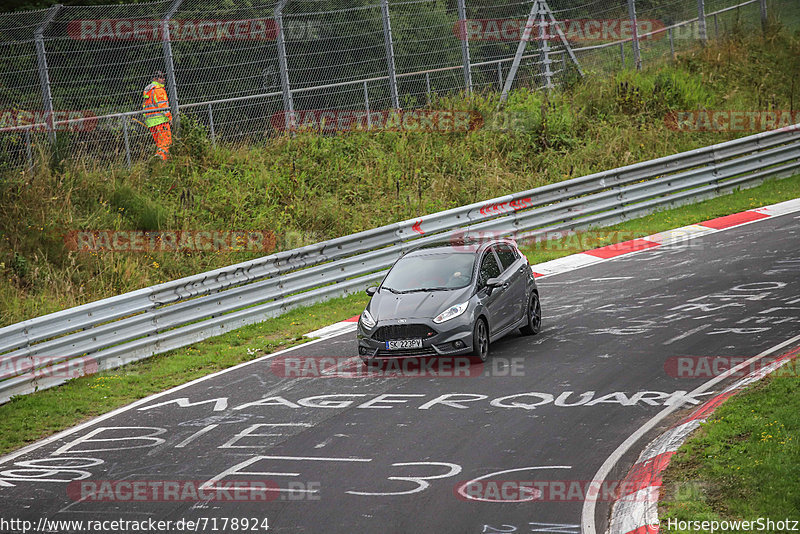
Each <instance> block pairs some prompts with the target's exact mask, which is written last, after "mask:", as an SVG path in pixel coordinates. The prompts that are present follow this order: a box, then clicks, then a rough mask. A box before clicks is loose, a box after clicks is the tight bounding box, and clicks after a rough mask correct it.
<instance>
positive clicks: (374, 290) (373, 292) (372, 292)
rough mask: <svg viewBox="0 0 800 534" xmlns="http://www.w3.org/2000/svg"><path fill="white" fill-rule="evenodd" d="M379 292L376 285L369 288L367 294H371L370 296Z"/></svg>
mask: <svg viewBox="0 0 800 534" xmlns="http://www.w3.org/2000/svg"><path fill="white" fill-rule="evenodd" d="M377 292H378V288H377V287H375V286H373V287H368V288H367V295H369V296H370V297H371V296H372V295H374V294H375V293H377Z"/></svg>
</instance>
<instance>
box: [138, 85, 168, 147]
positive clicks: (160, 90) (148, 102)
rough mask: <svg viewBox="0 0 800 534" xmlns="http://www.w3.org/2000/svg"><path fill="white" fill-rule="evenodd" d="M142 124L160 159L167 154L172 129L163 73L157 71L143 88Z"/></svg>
mask: <svg viewBox="0 0 800 534" xmlns="http://www.w3.org/2000/svg"><path fill="white" fill-rule="evenodd" d="M143 98H144V102H143V103H142V108H143V109H144V124H145V126H147V127H148V128H150V132H151V133H152V134H153V140H154V141H155V142H156V154H157V155H158V156H160V157H161V159H162V160H166V159H167V157H168V156H169V147H170V145H171V144H172V129H171V128H170V125H169V123H170V121H171V120H172V113H171V112H170V110H169V100H168V99H167V91H166V89H165V88H164V73H163V72H161V71H159V72H156V73H155V75H154V76H153V81H152V82H151V83H150V85H148V86H147V87H145V88H144V93H143Z"/></svg>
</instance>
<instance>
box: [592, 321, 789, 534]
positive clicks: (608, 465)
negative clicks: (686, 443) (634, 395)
mask: <svg viewBox="0 0 800 534" xmlns="http://www.w3.org/2000/svg"><path fill="white" fill-rule="evenodd" d="M797 342H800V335H797V336H794V337H793V338H790V339H787V340H786V341H783V342H781V343H778V344H777V345H775V346H773V347H770V348H768V349H767V350H765V351H764V352H762V353H760V354H758V355H756V356H753V357H752V358H750V359H749V360H747V361H744V362H742V363H740V364H739V365H737V366H735V367H732V368H730V369H728V370H727V371H725V372H724V373H722V374H720V375H719V376H716V377H714V378H712V379H711V380H709V381H708V382H705V383H704V384H702V385H700V386H699V387H697V388H696V389H694V390H693V391H691V392H690V393H689V394H688V396H694V395H697V394H699V393H703V392H705V391H706V390H707V389H709V388H711V387H712V386H715V385H716V384H718V383H719V382H721V381H722V380H725V379H726V378H728V377H729V376H731V375H732V374H734V373H737V372H739V371H741V370H742V369H744V368H745V367H747V366H749V365H751V364H752V363H754V362H756V361H758V360H760V359H762V358H765V357H767V356H769V355H770V354H773V353H775V352H777V351H779V350H781V349H783V348H786V347H788V346H791V345H793V344H795V343H797ZM682 407H684V405H682V404H681V403H675V404H673V405H671V406H668V407H666V408H664V409H663V410H661V411H660V412H659V413H658V414H656V415H655V417H653V418H652V419H650V420H649V421H647V422H646V423H645V424H644V425H642V426H641V427H639V429H638V430H636V432H634V433H633V434H631V435H630V436H628V439H626V440H625V441H623V442H622V443H621V444H620V445H619V447H617V448H616V450H615V451H614V452H613V453H611V455H610V456H609V457H608V458H606V460H605V462H603V465H601V466H600V469H598V470H597V473H595V475H594V478H593V479H592V482H591V484H592V485H593V487H600V486H601V484H603V482H604V481H605V479H606V477H607V476H608V474H609V473H610V472H611V469H612V468H613V467H614V466H615V465H616V464H617V462H618V461H619V460H620V458H622V456H623V455H624V454H625V453H627V452H628V450H630V448H631V447H632V446H633V445H634V444H635V443H636V442H637V441H639V440H640V439H641V438H642V437H643V436H644V435H645V434H647V433H648V432H650V431H651V430H653V428H655V427H656V426H657V425H658V424H659V423H660V422H661V421H663V420H664V419H665V418H666V417H667V416H669V415H670V414H671V413H673V412H675V411H676V410H678V409H679V408H682ZM581 534H597V531H596V529H595V501H594V500H585V501H584V502H583V510H582V511H581Z"/></svg>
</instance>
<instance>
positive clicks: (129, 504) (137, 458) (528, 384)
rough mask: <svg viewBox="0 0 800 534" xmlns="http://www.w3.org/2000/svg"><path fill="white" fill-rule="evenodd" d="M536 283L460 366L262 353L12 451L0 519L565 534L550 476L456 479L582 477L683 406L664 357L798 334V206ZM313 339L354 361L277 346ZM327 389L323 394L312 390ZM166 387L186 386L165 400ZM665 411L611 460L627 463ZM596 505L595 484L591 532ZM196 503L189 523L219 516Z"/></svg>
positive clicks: (684, 387) (341, 340) (744, 351)
mask: <svg viewBox="0 0 800 534" xmlns="http://www.w3.org/2000/svg"><path fill="white" fill-rule="evenodd" d="M539 288H540V292H541V295H542V308H543V314H544V329H543V331H542V333H540V334H539V335H538V336H535V337H524V336H521V335H519V334H516V333H515V334H512V335H510V336H508V337H506V338H505V339H503V340H501V341H499V342H497V343H494V344H493V345H492V347H491V358H492V359H491V360H490V362H489V363H488V364H487V365H485V366H484V367H483V368H482V369H481V368H480V367H478V366H476V367H471V368H469V369H468V371H469V372H468V374H469V376H464V375H463V373H462V374H461V376H441V377H430V376H428V377H413V376H401V377H394V378H389V377H381V376H378V377H361V378H352V377H341V376H337V373H336V372H333V373H330V374H329V375H328V376H312V377H305V378H296V377H285V376H280V375H281V374H283V372H282V371H281V369H284V370H286V367H283V368H282V367H280V366H278V365H276V364H275V358H264V359H261V360H259V361H256V362H252V363H250V364H246V365H243V366H240V367H238V368H236V369H233V370H230V371H227V372H223V373H220V374H218V375H216V376H213V377H210V378H208V379H203V380H200V381H198V382H196V383H193V384H191V385H188V386H187V387H183V388H180V389H177V390H175V391H171V392H168V393H167V394H165V395H161V396H160V397H157V398H154V399H146V400H144V401H143V402H140V403H136V404H134V405H132V407H129V408H126V409H123V410H121V411H119V412H118V413H117V414H116V415H113V416H111V417H107V418H101V419H100V420H96V421H94V422H91V423H89V424H87V425H84V426H82V427H80V428H79V430H77V431H75V432H73V433H71V434H70V435H67V436H64V437H62V438H60V439H57V440H52V441H50V442H45V443H44V444H43V445H42V446H39V447H38V448H35V449H34V450H31V451H29V452H27V453H25V454H23V455H20V456H17V457H13V458H9V459H7V460H6V461H5V463H4V464H3V465H0V469H1V470H2V471H1V472H0V518H5V519H10V518H18V519H26V520H29V521H32V522H34V524H37V522H38V521H39V520H40V518H42V517H45V518H47V519H49V520H59V519H61V520H84V521H85V520H106V521H107V520H114V519H123V520H129V521H132V520H136V521H139V520H147V519H153V520H156V521H157V520H171V521H178V520H180V519H190V520H192V519H194V520H200V521H204V519H203V518H217V520H218V522H217V523H216V526H217V527H218V528H217V530H216V531H217V532H237V531H241V530H237V529H234V528H232V527H231V525H232V524H231V523H229V524H228V528H226V529H225V530H223V529H221V528H220V527H221V526H222V521H223V518H257V519H259V520H262V519H263V518H267V519H268V524H269V532H292V533H294V532H314V533H317V532H319V533H339V532H341V533H353V532H359V533H373V532H374V533H383V532H402V533H406V532H408V533H417V532H424V533H450V532H453V533H488V532H562V533H576V534H577V533H578V532H579V531H580V526H579V525H580V522H581V508H582V505H583V498H582V496H581V495H572V496H566V495H565V496H564V498H562V497H561V496H560V495H558V492H557V490H556V491H555V493H553V492H552V491H550V492H548V493H549V496H548V497H547V498H544V494H542V495H540V496H539V497H540V498H538V499H536V500H530V494H521V495H520V496H521V497H522V498H523V499H525V498H527V500H524V501H523V502H486V501H484V500H474V499H469V498H465V497H464V496H463V495H460V494H459V493H458V492H457V491H456V488H457V487H458V486H460V485H462V484H463V483H465V482H467V481H470V480H475V479H479V478H481V477H485V478H484V479H483V480H484V483H483V484H482V485H481V486H480V488H482V489H481V490H480V491H484V492H485V493H472V494H471V495H472V496H473V497H475V496H476V495H478V496H480V495H483V497H485V498H487V499H495V500H501V501H502V499H503V496H501V495H497V494H495V493H492V489H493V488H494V489H497V488H498V487H499V486H492V485H491V484H488V483H486V482H487V481H495V482H501V481H520V480H524V481H537V482H540V481H589V480H591V479H592V477H593V476H594V475H595V473H596V472H597V469H598V467H599V466H600V465H601V464H602V463H603V462H604V460H605V459H606V458H607V457H608V456H609V455H610V454H611V453H612V452H613V451H614V450H615V449H616V448H617V446H618V445H619V444H620V443H621V442H623V441H624V440H625V439H626V438H627V437H628V436H629V435H630V434H632V433H633V432H634V431H636V429H637V428H639V427H640V426H641V425H642V424H644V423H645V422H646V421H647V420H648V419H650V418H651V417H653V416H654V415H655V414H656V413H658V412H659V411H660V410H662V409H663V407H664V405H665V403H669V402H684V403H685V406H686V408H685V409H686V410H688V409H690V408H691V407H692V406H695V405H696V404H697V403H700V402H702V400H703V399H704V398H706V396H703V397H699V398H696V399H691V398H686V397H685V393H686V392H688V391H691V390H692V389H694V388H696V387H697V386H699V385H701V384H702V383H704V382H705V381H707V380H708V378H709V377H708V376H698V377H695V378H678V377H675V376H671V375H673V374H674V373H671V372H670V371H669V367H670V366H669V364H668V363H667V362H668V361H669V359H670V358H672V357H676V356H731V357H738V356H741V357H749V356H753V355H755V354H758V353H760V352H761V351H764V350H766V349H768V348H770V347H772V346H774V345H776V344H778V343H780V342H782V341H785V340H786V339H789V338H791V337H792V336H794V335H796V334H797V332H798V330H800V216H798V214H797V213H794V214H788V215H783V216H780V217H774V218H770V219H766V220H763V221H758V222H755V223H753V224H748V225H744V226H740V227H737V228H733V229H729V230H726V231H722V232H718V233H714V234H710V235H706V236H702V237H699V238H696V239H694V240H692V241H689V242H688V245H687V243H683V244H682V245H680V246H671V247H670V246H667V247H660V248H657V249H651V250H647V251H643V252H640V253H636V254H631V255H628V256H623V257H620V258H617V259H614V260H611V261H607V262H604V263H600V264H596V265H592V266H588V267H585V268H581V269H578V270H575V271H571V272H567V273H564V274H559V275H554V276H551V277H547V278H545V279H541V280H539ZM242 350H245V349H244V348H243V349H242ZM777 355H778V354H776V355H775V356H777ZM310 356H314V357H323V356H324V357H327V356H332V357H337V358H343V359H345V361H344V363H343V364H342V365H341V366H339V369H343V370H348V369H349V370H355V369H356V368H357V366H356V365H355V364H354V363H353V364H351V363H348V361H347V360H346V358H348V357H355V356H356V341H355V334H354V333H353V332H349V333H346V334H342V335H338V336H334V337H331V338H329V339H324V340H321V341H317V342H313V343H311V344H308V345H303V346H301V347H299V348H295V349H293V350H290V351H288V352H286V353H284V354H283V357H292V358H296V357H310ZM277 358H281V357H280V356H278V357H277ZM308 361H316V360H305V362H306V363H307V362H308ZM339 361H342V360H339ZM328 367H331V366H328ZM309 369H310V371H311V372H312V374H313V371H314V369H313V368H309V367H306V370H309ZM462 370H463V369H462ZM473 375H474V376H473ZM727 383H729V382H725V383H721V384H718V385H717V387H716V388H715V389H714V390H713V391H711V392H708V394H709V395H711V394H713V392H714V391H719V390H720V389H722V388H723V387H724V386H725V385H726V384H727ZM568 392H571V393H568ZM590 392H591V393H590ZM520 394H527V395H520ZM637 394H638V395H637ZM321 395H335V396H331V397H323V398H316V399H314V398H311V397H318V396H321ZM443 395H445V396H447V397H445V398H442V396H443ZM513 395H518V396H516V397H509V396H513ZM176 399H187V401H186V402H183V403H182V404H181V403H178V402H170V401H176ZM498 399H499V400H498ZM259 400H261V404H257V402H258V401H259ZM203 401H208V402H203ZM565 404H573V406H564V405H565ZM681 413H685V410H678V412H676V415H675V418H673V419H671V420H670V421H665V423H664V425H668V424H670V423H671V422H674V421H675V420H676V418H677V417H679V416H680V414H681ZM254 425H259V426H254ZM664 425H662V426H660V427H659V428H658V429H655V430H654V431H653V432H651V433H649V434H648V435H647V436H645V438H644V439H642V440H641V441H640V442H638V443H637V445H636V446H635V447H634V448H633V450H631V451H630V453H629V454H627V455H625V456H624V457H623V458H622V459H621V461H620V462H618V464H617V466H616V467H615V468H614V469H613V470H612V473H611V474H610V476H609V479H617V480H619V479H622V478H623V477H624V475H625V473H626V472H627V470H628V468H629V467H630V466H631V464H632V462H633V461H634V460H635V458H636V455H637V454H638V452H639V451H640V450H642V448H643V447H644V446H645V444H646V443H647V441H649V439H652V438H653V437H655V436H656V435H657V434H658V433H659V431H660V430H663V429H664V428H665V426H664ZM148 435H149V436H151V437H149V438H144V439H133V438H135V437H137V436H148ZM110 438H116V439H114V440H112V439H110ZM89 440H93V441H89ZM134 447H135V448H134ZM76 458H81V459H82V460H77V459H76ZM237 465H238V466H239V467H238V468H236V467H235V466H237ZM226 473H227V474H226ZM250 473H257V474H250ZM415 477H416V478H419V479H422V481H418V480H413V479H414V478H415ZM79 478H83V480H82V482H84V483H85V482H95V483H97V482H99V481H119V480H125V481H182V482H183V483H196V484H202V483H206V484H220V485H222V486H224V483H225V482H227V483H232V482H233V483H236V484H244V483H253V482H257V481H263V480H265V479H268V480H270V481H271V484H274V486H272V489H284V490H288V489H292V490H293V491H292V492H288V491H270V492H268V498H269V499H272V500H270V501H268V502H264V501H263V500H262V499H250V500H244V501H243V500H231V499H232V497H227V498H226V497H225V495H224V493H223V494H222V495H223V500H206V501H200V502H198V501H195V500H187V501H182V502H174V500H172V501H167V502H152V501H148V500H146V498H145V500H136V499H134V500H131V501H124V500H117V501H101V502H98V501H97V500H96V496H97V495H96V494H95V498H92V496H91V491H92V490H91V489H88V490H87V489H86V487H88V486H86V487H84V488H83V489H81V488H80V486H76V483H74V482H73V483H72V484H71V485H70V484H69V483H68V481H70V480H75V479H79ZM214 480H219V482H213V481H214ZM209 481H212V482H210V483H209ZM77 484H80V483H77ZM76 487H77V489H76ZM100 487H101V486H100V485H99V484H98V486H96V488H100ZM472 487H473V488H474V487H476V486H474V485H473V486H472ZM547 487H549V488H557V487H558V486H557V485H551V486H547ZM571 487H574V486H571ZM298 490H303V491H298ZM245 493H246V492H245ZM262 495H263V494H262ZM506 497H509V496H508V495H507V496H506ZM116 498H117V499H120V495H119V494H117V495H116ZM509 498H510V497H509ZM609 507H610V503H609V502H607V501H602V500H601V501H599V502H598V503H597V507H596V524H597V532H603V531H604V530H605V528H606V525H607V517H608V513H609ZM205 521H206V523H205V527H202V528H198V530H197V531H199V532H212V531H214V530H212V523H209V522H208V521H209V520H208V519H205ZM229 521H230V520H229ZM11 531H13V529H11ZM61 531H62V532H64V531H69V529H63V528H62V530H61ZM248 531H251V532H254V531H255V532H263V530H248Z"/></svg>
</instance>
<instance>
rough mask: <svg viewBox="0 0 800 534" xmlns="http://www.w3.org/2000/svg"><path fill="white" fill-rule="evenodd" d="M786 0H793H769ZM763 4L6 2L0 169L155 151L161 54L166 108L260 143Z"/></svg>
mask: <svg viewBox="0 0 800 534" xmlns="http://www.w3.org/2000/svg"><path fill="white" fill-rule="evenodd" d="M786 1H789V2H792V1H795V0H769V2H770V4H769V5H770V6H775V5H782V3H783V2H786ZM767 5H768V4H767V0H666V1H664V0H501V2H490V1H488V0H349V1H348V2H342V1H340V0H248V1H247V2H232V1H230V0H224V1H219V2H217V3H216V5H215V6H214V8H213V9H211V8H210V7H209V4H208V2H202V3H201V2H200V1H199V0H161V1H154V2H147V3H137V4H125V5H103V6H83V7H82V6H61V5H56V6H53V7H51V8H49V9H43V10H38V11H28V12H16V13H7V14H0V54H2V56H3V66H2V68H0V102H2V103H1V104H0V146H2V156H0V169H2V168H9V167H10V168H19V167H24V166H29V167H30V166H32V165H33V162H34V161H36V159H37V157H40V155H44V154H52V153H55V154H57V155H58V157H61V158H70V159H78V158H81V157H91V158H93V159H95V160H99V161H108V162H109V163H115V164H116V163H126V164H127V165H131V163H132V162H133V161H136V160H139V159H143V158H147V157H151V156H152V155H153V154H154V148H153V140H152V138H151V134H150V132H149V131H148V129H147V128H146V127H145V125H144V123H143V116H142V114H141V102H142V90H143V88H144V87H145V86H146V85H147V84H148V83H149V82H150V79H151V77H152V74H153V73H154V72H155V71H159V70H160V71H164V72H165V73H166V78H167V83H166V85H167V90H168V96H169V100H170V107H171V108H172V111H173V116H174V117H176V121H174V122H176V123H177V122H178V120H181V121H184V123H185V122H186V121H191V122H192V123H194V124H195V125H199V126H200V127H202V128H204V129H205V130H206V132H207V133H208V136H209V138H210V139H211V141H212V142H213V143H218V142H228V143H254V142H260V141H263V140H264V139H265V138H269V137H270V136H274V135H277V134H281V133H283V132H285V131H286V130H287V128H294V127H298V126H302V125H303V124H304V123H306V122H308V121H311V122H314V121H318V120H321V119H322V118H326V117H328V116H326V115H325V112H329V111H337V112H342V111H344V112H352V113H353V114H354V116H357V117H360V119H359V120H364V119H365V120H366V126H371V125H372V124H371V117H373V115H374V114H373V112H376V111H379V110H389V109H398V108H402V109H413V108H424V107H426V106H429V105H430V103H431V99H432V97H433V95H445V94H453V93H458V92H468V91H496V92H500V93H502V94H503V96H505V95H506V94H507V93H508V91H510V90H511V89H513V88H515V87H520V86H527V87H533V88H538V89H543V90H549V89H551V88H556V87H559V86H560V85H562V84H564V83H565V82H567V81H569V80H571V79H574V78H575V77H578V76H582V75H597V74H599V73H609V72H613V71H616V70H620V69H622V68H635V67H637V66H638V67H640V66H641V65H642V64H645V65H646V64H647V63H648V62H652V61H656V60H657V59H658V58H661V57H665V56H666V57H668V56H669V55H673V56H674V54H675V53H677V52H680V50H682V49H685V48H686V47H689V46H694V45H696V43H697V42H698V41H700V40H704V39H714V38H716V37H717V36H720V35H722V34H723V33H724V32H725V31H727V30H728V29H729V28H730V27H732V26H733V25H747V27H748V28H753V29H755V30H759V31H760V28H761V26H762V25H763V24H765V23H766V17H767V13H768V11H767ZM795 7H796V6H795ZM770 9H773V8H772V7H770ZM341 116H343V114H342V113H338V114H330V115H329V117H331V118H328V119H327V120H334V121H335V120H338V119H337V117H341ZM376 117H378V118H379V117H380V115H378V116H376ZM351 118H352V117H351ZM174 126H175V127H176V129H179V128H180V124H174Z"/></svg>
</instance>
